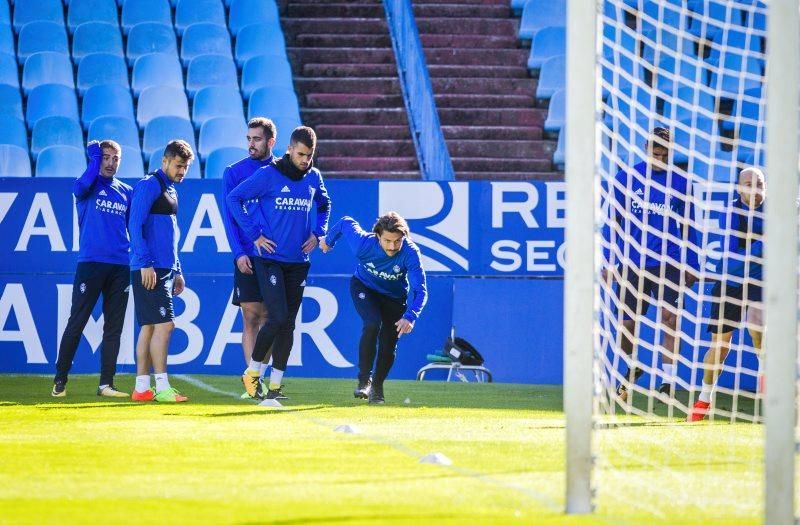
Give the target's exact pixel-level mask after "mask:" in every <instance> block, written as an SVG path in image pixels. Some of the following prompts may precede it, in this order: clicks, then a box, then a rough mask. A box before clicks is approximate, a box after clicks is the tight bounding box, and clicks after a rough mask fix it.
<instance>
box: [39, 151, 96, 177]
mask: <svg viewBox="0 0 800 525" xmlns="http://www.w3.org/2000/svg"><path fill="white" fill-rule="evenodd" d="M84 171H86V154H85V153H84V151H83V148H76V147H74V146H50V147H48V148H45V149H43V150H42V151H41V152H39V156H38V157H37V158H36V176H37V177H69V178H72V179H74V178H75V177H77V176H78V175H80V174H81V173H83V172H84Z"/></svg>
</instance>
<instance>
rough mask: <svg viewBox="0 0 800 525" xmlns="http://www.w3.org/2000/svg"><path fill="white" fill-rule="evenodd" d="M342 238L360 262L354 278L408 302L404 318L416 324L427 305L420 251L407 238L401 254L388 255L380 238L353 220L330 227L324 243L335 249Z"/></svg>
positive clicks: (339, 222)
mask: <svg viewBox="0 0 800 525" xmlns="http://www.w3.org/2000/svg"><path fill="white" fill-rule="evenodd" d="M340 237H344V239H345V241H347V244H348V245H349V246H350V249H351V250H352V252H353V253H354V254H355V256H356V259H358V262H359V264H358V266H356V271H355V277H356V279H358V280H359V281H361V282H362V283H364V286H366V287H367V288H370V289H372V290H375V291H376V292H378V293H381V294H383V295H388V296H389V297H393V298H395V299H402V300H406V299H407V297H408V296H409V293H410V294H411V300H408V301H407V304H406V312H405V313H404V314H403V318H405V319H407V320H409V321H411V322H414V321H416V320H417V318H419V314H420V313H421V312H422V308H423V307H424V306H425V303H426V302H428V288H427V285H426V284H425V270H424V269H423V268H422V261H421V260H420V254H419V248H417V245H416V244H414V243H413V242H411V241H410V240H408V239H404V241H403V245H402V247H401V248H400V251H399V252H397V253H396V254H394V255H393V256H391V257H390V256H389V255H387V254H386V252H385V251H384V250H383V248H382V247H381V243H380V241H379V240H378V236H377V235H376V234H374V233H372V232H369V233H368V232H365V231H364V230H363V229H361V225H359V224H358V222H356V221H355V219H352V218H351V217H342V218H341V219H339V221H338V222H337V223H336V224H334V225H333V226H331V228H330V230H329V231H328V235H327V236H326V238H325V240H326V242H327V243H328V246H330V247H331V248H333V246H334V245H335V244H336V242H337V241H338V240H339V238H340Z"/></svg>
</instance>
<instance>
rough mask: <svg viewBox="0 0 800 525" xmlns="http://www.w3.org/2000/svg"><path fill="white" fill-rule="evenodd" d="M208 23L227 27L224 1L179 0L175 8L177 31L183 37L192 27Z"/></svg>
mask: <svg viewBox="0 0 800 525" xmlns="http://www.w3.org/2000/svg"><path fill="white" fill-rule="evenodd" d="M198 22H206V23H209V24H214V25H217V26H220V27H225V7H223V5H222V0H178V4H177V6H176V7H175V29H177V30H178V34H179V35H183V32H184V31H186V28H188V27H189V26H190V25H192V24H195V23H198Z"/></svg>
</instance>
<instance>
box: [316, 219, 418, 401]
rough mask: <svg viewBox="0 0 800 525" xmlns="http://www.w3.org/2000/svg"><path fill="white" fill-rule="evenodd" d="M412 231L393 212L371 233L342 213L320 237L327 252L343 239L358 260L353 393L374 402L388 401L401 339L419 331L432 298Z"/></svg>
mask: <svg viewBox="0 0 800 525" xmlns="http://www.w3.org/2000/svg"><path fill="white" fill-rule="evenodd" d="M410 233H411V232H410V231H409V229H408V224H407V223H406V221H405V219H403V218H402V217H401V216H400V215H398V214H397V213H395V212H393V211H390V212H389V213H387V214H386V215H384V216H382V217H380V218H379V219H378V221H377V222H376V223H375V225H374V226H373V227H372V232H371V233H367V232H365V231H364V230H362V229H361V225H359V224H358V222H356V221H355V220H353V219H352V218H350V217H342V218H341V219H340V220H339V221H338V222H337V223H336V224H334V225H333V226H331V228H330V229H329V230H328V235H327V236H325V237H322V238H321V239H320V249H321V250H322V251H323V253H327V252H328V251H329V250H331V249H333V247H334V246H335V245H336V242H337V241H338V240H339V239H340V238H342V237H343V238H344V240H345V241H347V244H348V245H349V246H350V249H351V250H352V252H353V253H354V254H355V256H356V259H358V265H357V266H356V271H355V274H354V275H353V278H352V279H351V280H350V296H351V297H352V299H353V304H354V305H355V307H356V311H357V312H358V315H359V316H360V317H361V320H362V321H363V322H364V325H363V328H362V331H361V341H360V342H359V345H358V387H356V390H355V392H353V395H355V397H357V398H361V399H369V402H370V403H378V404H382V403H384V395H383V382H384V380H385V379H386V377H387V376H388V375H389V370H391V368H392V364H394V358H395V352H396V349H397V340H398V339H399V338H400V337H401V336H402V335H403V334H407V333H410V332H411V330H413V329H414V324H415V323H416V321H417V319H418V318H419V314H420V313H421V312H422V308H423V307H424V306H425V303H426V302H427V300H428V291H427V287H426V285H425V270H424V269H423V268H422V262H421V261H420V255H419V248H417V245H416V244H414V243H413V242H412V241H411V236H410ZM376 348H377V352H376ZM376 353H377V356H378V360H377V363H375V354H376ZM373 364H374V375H373Z"/></svg>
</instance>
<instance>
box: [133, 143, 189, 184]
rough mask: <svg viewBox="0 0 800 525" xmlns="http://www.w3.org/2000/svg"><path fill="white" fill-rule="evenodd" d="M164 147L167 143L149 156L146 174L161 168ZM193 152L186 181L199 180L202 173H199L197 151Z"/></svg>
mask: <svg viewBox="0 0 800 525" xmlns="http://www.w3.org/2000/svg"><path fill="white" fill-rule="evenodd" d="M166 145H167V143H166V142H165V143H164V144H163V145H162V146H161V149H157V150H156V151H154V152H153V154H152V155H150V160H149V162H148V163H147V172H148V173H152V172H154V171H156V170H157V169H158V168H160V167H161V159H163V158H164V146H166ZM194 151H195V157H194V160H193V161H192V165H191V166H189V171H188V173H186V178H187V179H199V178H201V173H202V172H201V171H200V159H198V158H197V150H194Z"/></svg>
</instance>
